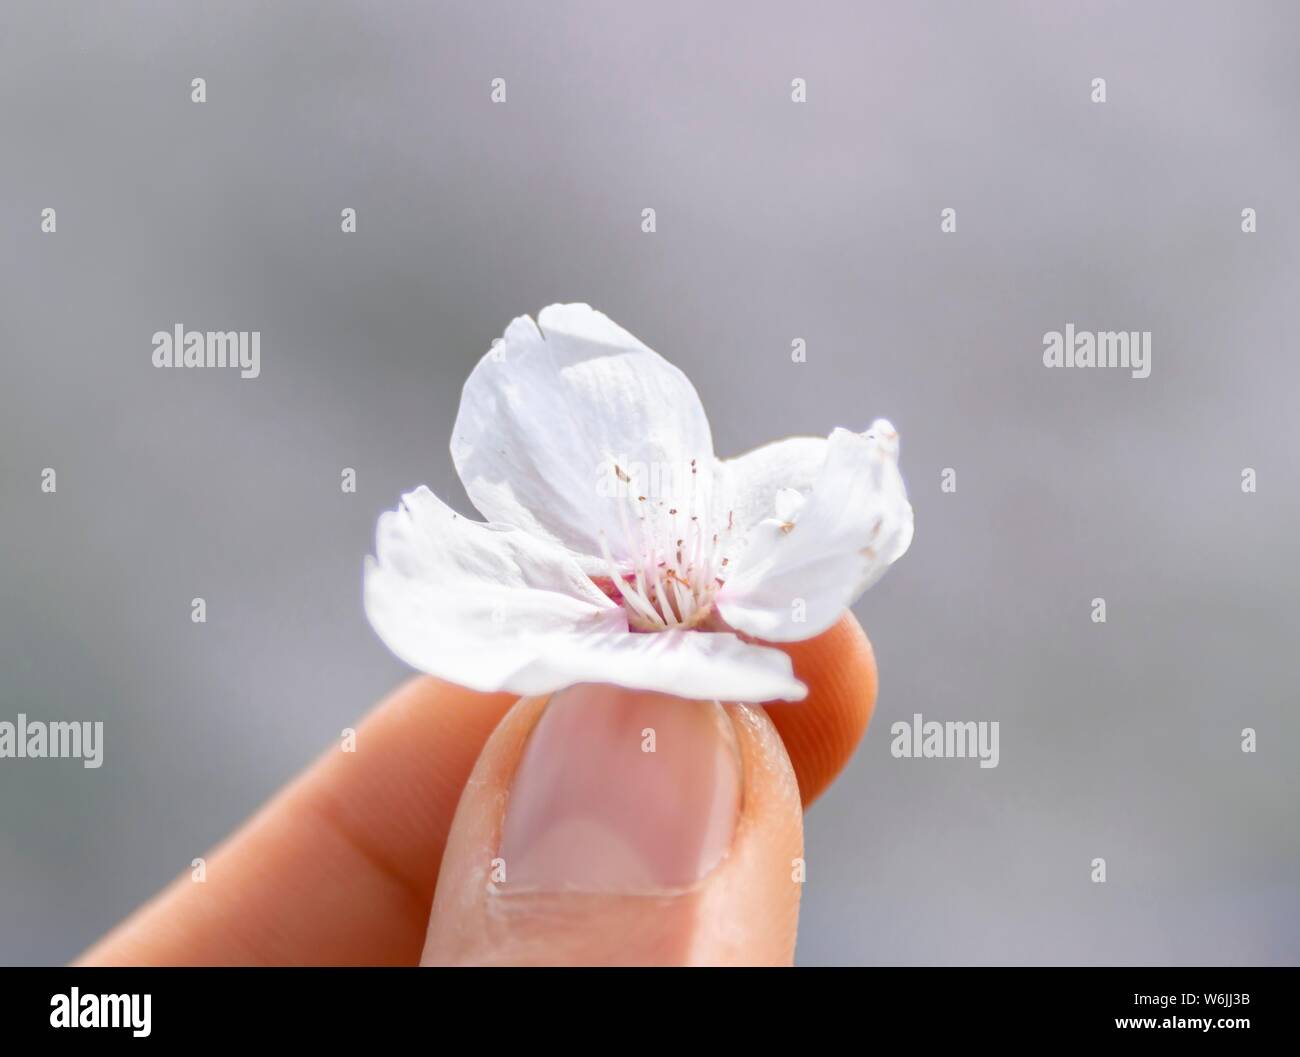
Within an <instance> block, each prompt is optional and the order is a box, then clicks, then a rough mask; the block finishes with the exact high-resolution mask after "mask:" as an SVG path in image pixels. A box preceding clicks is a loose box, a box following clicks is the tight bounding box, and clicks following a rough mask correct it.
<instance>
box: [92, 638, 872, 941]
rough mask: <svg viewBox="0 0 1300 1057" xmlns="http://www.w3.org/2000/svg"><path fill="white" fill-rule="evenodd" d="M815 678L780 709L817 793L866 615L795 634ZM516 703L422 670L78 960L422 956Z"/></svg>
mask: <svg viewBox="0 0 1300 1057" xmlns="http://www.w3.org/2000/svg"><path fill="white" fill-rule="evenodd" d="M782 648H784V649H786V650H787V652H789V654H790V656H791V658H792V660H793V663H794V668H795V673H796V675H798V676H799V678H800V679H802V680H803V681H804V682H805V683H807V685H808V689H809V693H808V697H807V698H806V699H805V700H804V701H802V702H799V703H797V704H788V703H780V704H772V705H768V706H766V707H767V709H768V711H769V713H770V715H771V717H772V720H773V723H774V724H775V726H776V727H777V729H778V731H779V732H780V734H781V736H782V738H783V740H784V741H785V744H786V749H787V751H788V752H789V755H790V759H791V762H792V764H793V765H794V770H795V775H796V777H797V778H798V780H799V787H800V792H801V795H802V799H803V802H804V804H805V805H807V804H809V803H811V801H812V800H813V799H815V798H816V796H818V795H819V794H820V793H821V792H822V791H823V790H824V789H825V788H826V786H827V785H829V784H830V782H831V781H832V780H833V778H834V777H835V775H836V774H838V773H839V771H840V769H841V768H842V767H843V766H844V764H845V763H846V762H847V760H848V758H849V757H850V756H851V755H852V753H853V750H854V749H855V748H856V746H857V743H858V741H859V739H860V738H861V736H862V733H863V731H865V729H866V726H867V721H868V720H869V718H870V716H871V711H872V708H873V706H874V704H875V698H876V667H875V658H874V656H873V655H872V651H871V645H870V643H869V642H868V641H867V638H866V635H865V634H863V632H862V628H861V627H860V626H859V624H858V622H857V620H856V619H855V618H854V617H853V616H852V614H845V616H844V617H843V618H841V620H840V622H839V623H838V624H836V625H835V626H834V627H833V628H831V629H830V630H829V631H827V632H825V633H824V634H822V635H820V636H818V637H817V638H814V639H810V640H809V641H807V642H803V643H793V644H784V645H783V647H782ZM514 701H515V698H514V697H512V696H510V695H506V694H492V695H485V694H477V693H474V692H473V691H470V690H465V689H463V688H461V687H456V686H452V685H450V684H447V683H443V682H440V681H439V680H436V679H432V678H428V677H419V678H416V679H413V680H411V681H410V682H408V683H406V684H405V685H404V686H402V687H400V688H399V689H398V690H397V691H395V692H394V693H393V694H392V695H390V696H389V697H388V698H387V699H386V700H385V701H384V702H382V703H381V704H380V705H379V706H378V707H377V708H376V709H375V710H374V711H373V712H372V713H371V714H370V716H369V717H367V719H366V720H365V722H364V723H362V724H361V726H360V727H359V728H358V730H357V745H356V748H357V751H356V752H350V753H342V752H339V751H338V750H337V749H335V750H333V751H331V752H329V753H327V754H326V756H325V757H323V758H322V759H321V760H319V761H318V762H317V763H316V764H314V765H313V766H312V767H310V768H309V769H308V770H307V771H306V772H304V773H303V774H302V775H300V776H299V777H298V778H297V779H296V780H295V781H294V782H292V783H291V784H290V785H289V786H287V787H286V788H285V789H284V790H282V791H281V792H280V793H279V794H277V795H276V797H275V798H274V799H272V800H271V801H270V802H269V803H268V804H267V805H266V806H265V807H263V808H262V809H261V810H260V811H259V812H258V813H257V814H256V815H254V816H253V817H252V819H250V820H249V821H248V822H247V823H245V825H244V826H243V827H242V828H241V829H239V830H238V831H237V832H236V833H234V834H233V835H232V836H231V837H229V838H228V839H227V840H226V841H225V842H224V843H223V844H222V845H221V846H219V847H218V848H217V849H216V850H215V851H213V852H212V853H211V854H210V855H209V856H208V857H207V861H206V880H205V882H204V883H202V884H196V883H194V882H193V881H192V880H191V879H190V875H189V874H185V875H182V876H181V877H180V878H178V879H177V880H176V881H174V882H173V883H172V884H171V885H170V886H169V887H168V888H166V889H164V890H163V891H162V892H161V893H160V894H159V895H158V896H156V897H155V898H154V899H153V900H152V901H151V902H149V903H147V904H146V905H145V906H143V907H142V908H140V909H139V910H137V911H136V912H135V913H134V914H133V915H132V916H131V917H129V918H128V919H127V920H126V921H124V922H123V923H122V924H121V925H119V926H118V927H117V928H116V929H115V930H113V931H112V932H111V933H109V934H108V935H107V936H106V937H105V938H104V939H102V940H101V941H100V942H99V943H97V944H96V945H95V946H94V947H92V948H91V949H90V950H88V951H87V952H86V953H85V954H83V955H82V957H81V958H80V959H79V963H80V964H85V965H96V964H118V965H123V964H133V965H183V964H201V965H307V964H312V965H352V964H358V965H415V964H416V963H417V962H418V961H419V957H420V949H421V947H422V945H423V942H424V935H425V928H426V925H427V923H428V915H429V908H430V906H431V904H432V902H433V894H434V886H435V882H436V880H437V876H438V868H439V865H440V863H441V860H442V853H443V848H444V846H445V843H446V838H447V833H448V830H449V829H450V827H451V823H452V818H453V816H454V814H455V810H456V804H457V802H458V801H459V799H460V794H461V790H462V789H463V787H464V785H465V782H466V780H467V779H468V777H469V774H470V771H471V770H472V768H473V766H474V763H475V761H476V759H477V758H478V755H479V752H480V750H481V749H482V747H483V745H484V743H485V742H486V741H487V739H488V736H489V735H490V734H491V733H492V730H493V729H494V728H495V727H496V725H497V723H498V721H499V720H500V719H501V717H502V716H504V715H505V713H506V712H507V711H508V710H509V708H510V706H511V705H512V704H513V703H514Z"/></svg>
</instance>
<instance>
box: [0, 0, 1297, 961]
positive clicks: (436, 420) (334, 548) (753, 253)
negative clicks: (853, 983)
mask: <svg viewBox="0 0 1300 1057" xmlns="http://www.w3.org/2000/svg"><path fill="white" fill-rule="evenodd" d="M1297 40H1300V13H1297V8H1296V5H1294V4H1289V3H1281V2H1279V3H1276V4H1261V3H1245V4H1242V3H1233V4H1229V3H1226V2H1225V3H1217V4H1204V3H1169V4H1156V3H1145V4H1141V5H1137V4H1132V5H1118V4H1116V5H1110V4H1099V3H1092V4H1087V5H1079V6H1066V5H1057V4H1053V5H1047V4H1023V5H1020V4H994V3H980V4H974V3H951V4H910V3H909V4H904V3H902V2H898V3H890V4H871V5H863V4H858V3H838V4H812V5H798V4H789V3H767V4H753V3H740V2H735V3H728V4H710V5H701V4H698V3H684V2H672V3H662V2H660V3H656V4H654V5H640V7H639V10H635V11H634V10H632V9H630V8H627V7H624V6H623V5H619V6H617V7H616V6H615V5H611V4H599V3H596V2H588V3H556V2H547V3H535V2H530V3H515V4H508V5H507V4H494V3H481V2H477V3H472V4H471V3H464V4H456V5H443V4H438V5H431V4H395V3H388V4H363V3H361V2H357V3H324V4H322V3H306V2H284V0H281V2H276V3H269V2H268V3H259V4H252V3H234V2H228V0H225V2H221V3H203V4H198V3H185V4H180V3H164V2H157V3H147V4H129V3H113V4H92V3H84V4H59V3H14V2H13V0H7V2H6V3H5V5H4V8H3V12H2V13H0V158H2V161H3V164H2V165H0V299H2V300H0V355H2V356H3V372H2V373H0V548H2V549H0V719H8V720H11V721H12V720H13V719H14V717H15V716H16V715H17V713H19V712H25V713H27V714H28V715H29V716H30V717H32V718H33V719H47V720H72V719H85V720H103V721H104V722H105V724H106V731H105V743H106V744H105V762H104V766H103V767H102V768H101V769H100V770H85V769H83V768H82V767H81V766H80V765H79V764H78V763H76V762H75V761H29V760H25V761H18V760H0V961H4V962H8V963H27V962H35V963H47V962H61V961H63V960H65V959H68V958H70V957H72V956H74V955H75V954H76V953H77V952H78V951H79V950H80V949H81V948H83V947H84V946H85V945H87V944H88V943H90V942H91V941H92V940H93V939H95V938H96V937H97V936H98V935H99V934H100V933H101V932H102V931H103V930H105V929H106V928H108V927H109V926H111V925H112V924H113V923H114V922H116V921H117V920H118V919H119V918H120V917H121V916H122V915H124V914H125V913H127V912H128V911H129V910H130V909H131V908H132V907H134V906H135V905H136V904H137V903H139V902H140V901H141V900H143V899H144V898H145V897H147V896H149V895H150V894H151V893H153V892H154V891H155V890H156V889H157V888H159V887H160V886H161V885H163V884H164V883H165V882H166V881H167V880H168V879H170V878H171V877H173V876H175V875H176V874H177V873H179V872H181V871H183V870H186V869H188V866H189V862H190V860H191V858H193V857H194V856H195V855H199V854H202V853H203V852H204V851H205V849H207V848H209V847H210V846H211V845H212V844H213V843H214V842H215V841H217V840H218V839H219V838H221V837H222V836H223V835H224V834H225V833H227V832H228V831H229V830H230V829H231V828H232V827H234V826H235V825H236V824H237V823H239V822H240V820H242V819H243V818H244V817H245V816H246V815H247V814H248V813H249V812H251V811H252V810H253V809H254V808H255V807H256V806H257V805H258V804H259V803H260V802H261V801H262V800H263V799H264V798H265V797H267V796H268V795H269V794H270V793H272V792H273V791H274V790H275V789H276V788H277V787H278V786H280V785H281V784H282V783H283V782H284V781H286V780H287V779H288V778H289V777H290V776H292V775H293V774H294V773H295V772H297V771H298V770H299V769H300V768H301V767H302V766H304V765H305V764H306V763H307V762H309V761H310V760H311V759H312V758H313V757H315V755H316V754H317V753H318V752H320V751H321V750H322V749H323V748H325V747H326V746H327V745H329V744H331V743H332V742H334V741H335V739H336V738H337V736H338V732H339V730H340V729H341V728H342V727H344V726H346V725H348V724H349V723H350V721H352V720H353V719H354V718H355V717H357V716H358V715H359V714H360V713H361V712H362V711H363V710H364V709H366V708H367V707H369V705H370V704H371V703H372V702H374V701H375V700H376V699H377V698H379V697H380V696H381V695H383V694H384V693H385V691H386V690H388V689H389V688H390V687H391V686H393V685H394V684H395V683H396V682H398V681H399V680H401V679H402V678H403V677H404V676H405V675H406V670H405V669H404V667H403V665H402V664H400V663H399V662H398V661H397V660H396V659H394V658H393V657H392V656H391V655H390V654H389V653H388V651H387V650H386V649H385V648H384V647H383V645H382V644H381V643H380V642H379V641H378V640H377V639H376V637H375V636H374V634H373V633H372V632H371V631H370V629H369V627H368V625H367V623H366V620H365V618H364V615H363V613H362V608H361V600H360V585H361V562H362V557H363V555H365V554H366V553H368V552H369V550H370V548H371V546H372V540H373V530H374V523H375V519H376V517H377V516H378V514H379V513H380V512H381V511H383V510H385V509H388V508H390V507H392V506H393V505H394V504H395V503H396V501H397V498H398V496H399V494H400V493H401V492H402V491H403V490H406V489H409V488H411V487H412V486H413V485H416V484H419V483H422V482H423V483H427V484H429V485H430V486H431V487H432V488H433V489H434V490H435V491H437V492H438V493H440V494H442V495H445V496H447V497H448V498H449V500H450V501H451V502H453V503H454V504H458V505H460V506H461V509H463V510H468V507H467V506H466V505H465V500H464V494H463V492H462V491H461V489H460V486H459V483H458V482H457V480H456V478H455V475H454V472H453V470H452V467H451V462H450V458H449V456H448V453H447V445H448V440H449V435H450V429H451V424H452V421H453V418H454V416H455V412H456V407H457V402H458V398H459V392H460V387H461V384H462V383H463V381H464V379H465V377H466V375H467V374H468V372H469V370H470V369H471V367H472V366H473V364H474V363H475V362H476V361H477V359H478V357H479V356H480V355H481V354H482V353H483V352H484V351H485V350H486V349H487V347H488V345H489V343H490V341H491V339H492V338H493V337H495V336H497V335H499V334H500V332H501V331H502V329H503V328H504V327H505V325H506V323H507V322H508V321H509V320H510V319H511V318H512V317H513V316H515V315H518V314H521V313H524V312H528V313H535V312H536V311H537V310H539V309H540V308H541V307H542V306H543V305H546V304H548V303H550V302H552V301H561V300H586V301H590V302H591V303H592V304H594V305H596V306H598V307H600V308H602V309H603V310H605V311H606V312H608V313H609V314H610V315H611V316H612V317H613V318H614V319H615V320H617V321H619V322H620V323H622V324H623V325H624V326H626V327H627V328H628V329H630V330H631V331H632V332H633V333H634V334H636V335H637V336H639V337H640V338H642V339H643V340H644V341H646V342H647V343H648V344H650V345H651V346H652V347H654V348H656V349H658V350H659V351H660V352H662V353H664V354H665V355H667V356H668V357H669V358H670V359H672V360H674V361H675V362H677V363H678V364H679V365H681V366H682V367H683V368H684V369H685V370H686V371H687V373H688V374H689V375H690V376H691V378H692V379H693V380H694V382H695V384H696V386H697V387H698V388H699V390H700V393H701V396H702V398H703V400H704V403H705V405H706V407H707V408H708V410H709V413H710V417H711V419H712V423H713V428H714V435H715V439H716V442H717V445H718V449H719V451H720V452H721V453H724V454H732V453H737V452H740V451H742V450H745V449H747V448H749V447H751V446H753V445H755V444H758V443H761V442H763V441H766V440H768V439H770V438H772V437H774V436H777V435H779V434H786V433H816V434H823V435H824V434H825V433H826V432H827V431H828V430H829V429H830V427H832V426H834V425H847V426H853V427H855V428H858V429H862V428H865V426H866V425H867V423H868V422H869V421H870V420H871V419H872V418H873V417H875V416H877V415H884V416H888V417H889V418H891V419H892V420H893V421H894V423H895V424H896V425H897V426H898V428H899V430H900V432H901V434H902V438H903V451H902V465H903V469H904V472H905V474H906V476H907V479H908V484H909V488H910V491H911V494H912V501H913V504H914V506H915V510H916V524H917V532H916V541H915V543H914V545H913V547H912V550H911V552H910V553H909V554H908V555H907V557H906V558H904V559H903V560H902V561H901V562H899V564H898V565H896V566H895V567H894V569H893V570H891V571H890V573H889V574H888V575H887V576H886V577H885V579H884V580H883V581H882V582H881V583H880V584H879V585H877V586H876V587H875V588H874V589H873V590H872V591H871V592H869V593H868V594H867V596H866V597H865V598H864V599H863V600H862V602H861V603H860V604H859V606H858V607H857V612H858V614H859V616H860V617H861V619H862V621H863V623H864V625H865V627H866V628H867V631H868V633H869V634H870V636H871V638H872V640H873V642H874V644H875V647H876V651H877V655H878V658H879V663H880V668H881V693H880V699H879V704H878V707H877V712H876V717H875V719H874V721H873V723H872V727H871V730H870V731H869V733H868V735H867V738H866V741H865V743H864V744H863V746H862V748H861V749H860V751H859V752H858V754H857V756H856V758H855V759H854V761H853V762H852V764H851V765H850V767H849V768H848V770H847V771H846V773H845V774H844V776H843V777H842V778H841V780H840V781H839V782H838V783H837V784H836V786H835V787H834V788H833V790H832V791H831V792H830V793H829V794H828V795H827V796H826V797H825V798H824V800H822V801H821V802H820V803H818V804H817V805H816V807H815V808H814V809H813V810H812V811H811V813H810V815H809V817H808V822H807V839H808V857H809V879H808V884H807V887H806V889H805V896H804V904H803V924H802V930H801V939H800V947H799V959H800V960H801V961H802V962H804V963H806V964H821V963H864V962H865V963H909V964H910V963H1025V962H1030V963H1058V962H1063V963H1080V962H1081V963H1142V964H1162V963H1213V964H1218V963H1295V962H1296V961H1297V960H1300V906H1298V895H1297V892H1298V889H1300V833H1298V826H1297V800H1298V797H1300V768H1298V767H1297V745H1298V744H1300V742H1298V738H1300V720H1298V719H1297V714H1296V706H1297V691H1296V687H1297V668H1298V665H1300V661H1298V659H1297V658H1298V657H1300V650H1298V649H1297V641H1296V639H1297V629H1298V627H1300V619H1298V618H1297V615H1296V613H1297V610H1296V600H1297V597H1300V562H1298V561H1297V557H1298V555H1300V542H1298V540H1297V529H1298V528H1300V488H1298V487H1297V485H1298V484H1300V481H1298V480H1297V478H1298V477H1300V459H1298V458H1297V456H1298V455H1300V416H1297V413H1296V404H1297V392H1300V366H1297V361H1296V353H1297V341H1296V335H1295V327H1296V322H1295V311H1294V309H1295V304H1296V294H1297V291H1298V290H1300V282H1298V280H1300V260H1298V255H1297V247H1300V64H1298V63H1297V61H1296V43H1297ZM194 77H204V78H206V79H207V86H208V88H207V90H208V101H207V102H206V103H205V104H204V105H201V106H200V105H196V104H194V103H191V101H190V81H191V79H192V78H194ZM494 77H503V78H505V79H506V81H507V85H508V102H507V103H506V104H505V105H493V104H492V103H491V102H490V99H489V92H490V82H491V80H492V78H494ZM795 77H803V78H805V79H806V81H807V84H808V102H807V103H806V104H804V105H795V104H793V103H792V102H791V99H790V91H791V88H790V84H791V80H792V78H795ZM1094 77H1104V78H1106V81H1107V91H1108V101H1107V102H1106V103H1105V104H1104V105H1098V104H1093V103H1092V102H1090V99H1089V93H1090V82H1091V80H1092V78H1094ZM46 206H53V207H55V208H56V209H57V210H58V233H57V235H53V236H50V235H43V234H41V233H40V230H39V222H40V211H41V209H42V208H44V207H46ZM345 207H352V208H355V209H356V210H357V213H358V232H357V234H355V235H343V234H341V233H340V231H339V213H340V210H341V209H343V208H345ZM646 207H653V208H654V209H656V210H657V215H658V231H657V232H656V233H655V234H653V235H646V234H643V233H642V232H641V229H640V220H641V210H642V209H643V208H646ZM945 207H953V208H955V209H956V210H957V213H958V230H957V232H956V233H955V234H950V235H943V234H941V233H940V231H939V213H940V210H941V209H943V208H945ZM1246 207H1251V208H1254V209H1256V210H1257V211H1258V217H1259V230H1258V233H1257V234H1254V235H1244V234H1242V232H1241V230H1240V215H1241V210H1242V209H1243V208H1246ZM178 322H179V323H184V324H186V325H187V326H193V327H196V328H200V329H236V330H261V332H262V335H263V340H262V376H261V378H259V379H258V380H256V381H241V380H240V379H239V378H238V376H237V374H236V373H235V372H222V371H188V372H187V371H176V370H173V371H162V370H155V369H153V368H152V367H151V365H150V354H151V351H152V349H151V345H150V338H151V335H152V334H153V332H154V331H155V330H158V329H168V328H170V327H171V326H172V325H173V324H174V323H178ZM1069 322H1072V323H1075V324H1076V325H1077V326H1078V327H1079V328H1080V329H1090V330H1114V329H1123V330H1150V331H1152V332H1153V370H1152V374H1151V377H1150V378H1149V379H1148V380H1146V381H1134V380H1131V379H1130V378H1129V377H1128V373H1127V372H1124V371H1118V370H1110V371H1101V370H1097V371H1091V372H1089V371H1068V370H1057V371H1048V370H1046V369H1044V367H1043V366H1042V363H1041V350H1042V337H1043V334H1044V332H1045V331H1048V330H1055V329H1063V328H1064V326H1065V324H1066V323H1069ZM796 337H801V338H803V339H805V340H806V342H807V347H808V361H807V363H805V364H802V365H798V366H796V365H794V364H792V363H791V362H790V345H791V341H792V340H793V339H794V338H796ZM557 427H558V428H563V427H562V424H558V423H557ZM46 466H50V467H54V468H56V469H57V472H58V492H57V494H56V495H53V496H50V495H44V494H42V492H41V490H40V473H41V470H42V468H43V467H46ZM345 466H351V467H355V468H356V470H357V473H358V482H359V487H358V491H357V493H356V494H355V495H344V494H342V493H341V492H340V489H339V474H340V470H341V469H342V468H343V467H345ZM1247 466H1249V467H1253V468H1255V469H1256V471H1257V473H1258V481H1259V490H1258V493H1257V494H1254V495H1246V494H1243V493H1242V491H1241V488H1240V476H1241V470H1242V468H1243V467H1247ZM944 467H953V468H955V469H956V471H957V481H958V490H957V492H956V493H955V494H943V493H941V491H940V473H941V470H942V469H943V468H944ZM195 596H203V597H204V598H206V600H207V605H208V622H207V623H206V624H205V625H195V624H193V623H191V621H190V599H191V598H192V597H195ZM1097 596H1103V597H1105V599H1106V601H1107V605H1108V621H1107V623H1106V624H1104V625H1097V624H1094V623H1093V622H1092V621H1091V619H1090V603H1091V600H1092V599H1093V598H1094V597H1097ZM914 712H921V713H923V714H924V715H925V717H926V718H927V719H939V720H946V719H961V720H998V721H1000V723H1001V763H1000V766H998V767H997V768H996V769H994V770H981V769H980V768H979V767H978V766H976V764H975V763H974V762H973V761H969V760H967V761H962V760H905V759H904V760H895V759H893V758H892V757H891V756H890V753H889V744H890V737H889V725H890V724H891V723H892V722H894V721H895V720H898V719H904V718H910V717H911V715H912V714H913V713H914ZM1246 726H1250V727H1254V728H1255V729H1256V730H1257V731H1258V739H1259V741H1258V746H1259V747H1258V752H1257V753H1255V754H1254V755H1247V754H1244V753H1243V752H1242V751H1241V747H1240V745H1241V730H1242V728H1243V727H1246ZM1095 857H1104V858H1105V859H1106V860H1107V866H1108V877H1109V880H1108V882H1107V883H1106V884H1104V885H1097V884H1093V883H1091V882H1090V880H1089V874H1090V862H1091V860H1092V859H1093V858H1095Z"/></svg>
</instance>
